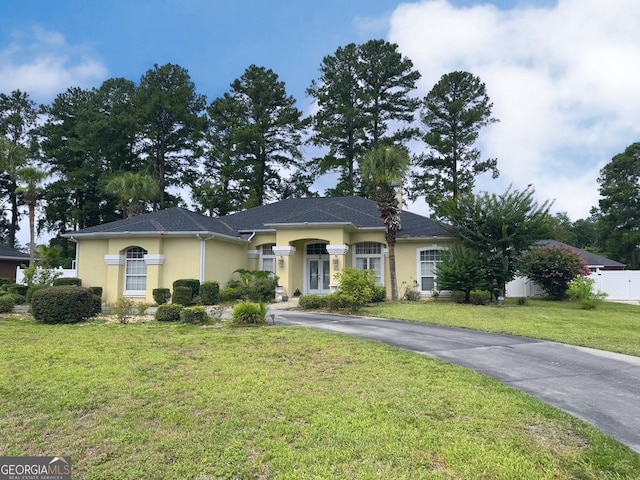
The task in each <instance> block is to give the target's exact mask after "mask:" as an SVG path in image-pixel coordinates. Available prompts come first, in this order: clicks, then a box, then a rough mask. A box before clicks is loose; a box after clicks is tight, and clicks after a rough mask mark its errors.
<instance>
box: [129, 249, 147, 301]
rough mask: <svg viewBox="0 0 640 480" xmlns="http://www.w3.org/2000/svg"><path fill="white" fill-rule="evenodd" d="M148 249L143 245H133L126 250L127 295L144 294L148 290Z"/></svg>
mask: <svg viewBox="0 0 640 480" xmlns="http://www.w3.org/2000/svg"><path fill="white" fill-rule="evenodd" d="M146 254H147V251H146V250H145V249H144V248H141V247H131V248H129V249H127V251H126V252H125V259H124V290H125V294H127V295H144V294H146V291H147V264H146V262H145V261H144V256H145V255H146Z"/></svg>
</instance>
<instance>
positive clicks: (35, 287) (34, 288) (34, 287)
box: [26, 285, 49, 303]
mask: <svg viewBox="0 0 640 480" xmlns="http://www.w3.org/2000/svg"><path fill="white" fill-rule="evenodd" d="M43 288H49V285H31V286H30V287H29V288H28V289H27V295H26V299H27V303H31V299H32V298H33V294H34V293H35V292H37V291H38V290H42V289H43Z"/></svg>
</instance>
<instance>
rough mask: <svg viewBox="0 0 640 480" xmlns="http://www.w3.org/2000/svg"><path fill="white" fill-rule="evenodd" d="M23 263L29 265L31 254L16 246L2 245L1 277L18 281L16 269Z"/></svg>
mask: <svg viewBox="0 0 640 480" xmlns="http://www.w3.org/2000/svg"><path fill="white" fill-rule="evenodd" d="M21 265H29V255H28V254H27V253H23V252H20V251H18V250H16V249H15V248H10V247H7V246H6V245H0V277H2V278H8V279H9V280H11V281H12V282H15V281H16V269H17V268H18V267H19V266H21Z"/></svg>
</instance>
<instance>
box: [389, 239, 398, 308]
mask: <svg viewBox="0 0 640 480" xmlns="http://www.w3.org/2000/svg"><path fill="white" fill-rule="evenodd" d="M387 246H388V247H389V277H390V278H391V301H393V302H396V301H397V300H398V279H397V277H396V242H395V239H394V240H393V241H392V242H391V241H387Z"/></svg>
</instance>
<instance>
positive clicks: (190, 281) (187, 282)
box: [173, 278, 200, 299]
mask: <svg viewBox="0 0 640 480" xmlns="http://www.w3.org/2000/svg"><path fill="white" fill-rule="evenodd" d="M176 287H189V288H190V289H191V299H193V298H195V297H197V296H198V293H199V292H200V280H198V279H196V278H181V279H179V280H176V281H175V282H173V292H174V293H175V291H176Z"/></svg>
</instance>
